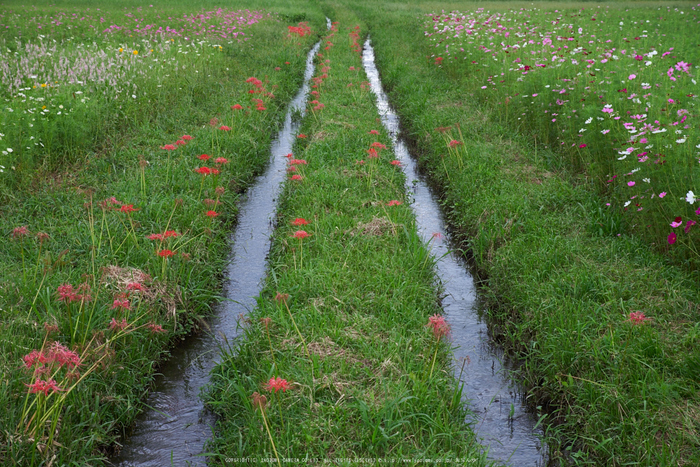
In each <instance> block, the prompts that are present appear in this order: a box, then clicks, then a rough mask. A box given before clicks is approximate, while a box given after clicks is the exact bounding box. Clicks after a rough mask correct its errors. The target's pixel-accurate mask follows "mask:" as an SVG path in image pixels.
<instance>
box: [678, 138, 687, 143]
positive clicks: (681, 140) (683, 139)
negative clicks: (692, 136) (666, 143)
mask: <svg viewBox="0 0 700 467" xmlns="http://www.w3.org/2000/svg"><path fill="white" fill-rule="evenodd" d="M685 140H686V138H681V139H677V140H676V143H678V144H683V143H685Z"/></svg>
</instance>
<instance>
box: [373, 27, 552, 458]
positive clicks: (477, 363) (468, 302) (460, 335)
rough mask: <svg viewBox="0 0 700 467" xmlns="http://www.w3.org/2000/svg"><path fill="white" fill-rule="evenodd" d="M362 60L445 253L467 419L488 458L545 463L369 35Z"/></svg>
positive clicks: (434, 245) (426, 237)
mask: <svg viewBox="0 0 700 467" xmlns="http://www.w3.org/2000/svg"><path fill="white" fill-rule="evenodd" d="M362 63H363V65H364V68H365V72H366V73H367V76H368V78H369V82H370V85H371V88H372V91H373V92H374V94H375V95H376V98H377V107H378V109H379V114H380V116H381V119H382V123H383V124H384V127H385V128H386V129H387V131H388V132H389V134H390V136H391V138H392V142H393V145H394V151H395V153H396V157H397V158H398V159H399V160H400V161H401V165H402V166H403V170H404V173H405V174H406V182H407V187H408V189H409V190H411V196H412V198H413V201H412V203H411V207H412V208H413V210H414V212H415V214H416V219H417V225H418V230H419V232H420V235H421V237H422V238H423V241H424V242H426V243H428V242H430V248H431V250H432V251H431V253H432V254H433V255H434V256H435V257H436V258H441V259H440V260H439V261H438V263H437V274H438V277H439V279H440V281H441V283H442V285H443V287H444V291H445V294H446V296H445V298H444V299H443V301H442V306H443V309H444V314H445V317H446V319H447V321H448V322H449V323H450V325H451V326H452V338H451V339H452V345H453V347H456V348H455V351H454V357H455V362H454V372H455V377H460V372H461V370H462V362H464V361H465V359H467V360H466V362H468V363H466V364H465V365H464V371H463V373H462V375H461V381H462V382H463V383H464V391H463V398H464V400H465V402H466V403H468V404H469V406H470V409H471V410H472V411H473V412H474V414H475V419H474V420H468V421H469V422H470V423H471V424H472V426H473V429H474V431H475V432H476V433H477V436H478V437H479V438H480V439H481V443H482V445H483V446H484V449H488V455H489V458H491V459H494V460H497V461H499V462H503V463H505V464H507V465H512V466H516V467H524V466H542V465H546V448H545V447H543V446H542V443H541V442H540V438H539V436H540V435H541V434H542V432H541V430H540V429H539V428H536V424H537V420H536V416H535V415H534V414H532V413H530V412H529V411H528V409H527V407H526V406H525V404H524V403H523V400H522V392H521V391H520V390H519V388H518V387H517V385H516V384H514V383H513V381H512V380H511V379H510V378H509V376H508V365H507V364H506V363H504V361H503V358H504V357H503V353H502V352H501V351H499V349H498V348H497V347H496V346H494V345H493V343H492V342H491V340H490V338H489V333H488V328H487V325H486V324H485V323H484V322H483V321H482V320H481V319H480V317H479V315H478V313H477V291H476V288H475V286H474V280H473V278H472V276H471V274H470V273H469V269H468V265H467V264H466V262H465V261H464V259H463V258H462V257H461V256H460V255H459V254H457V253H454V252H453V251H451V250H450V249H449V239H448V238H447V236H446V237H444V238H443V239H442V240H440V239H437V238H433V234H434V233H436V232H437V233H441V234H443V235H444V234H445V232H446V228H445V223H444V221H443V218H442V215H441V212H440V209H439V204H438V203H437V199H436V197H435V196H433V194H432V193H431V190H430V189H429V187H428V186H427V184H426V183H425V181H424V180H423V179H422V177H421V176H420V175H419V174H418V169H417V167H416V164H415V162H414V160H413V158H412V157H411V155H410V154H409V151H408V147H407V146H406V143H405V141H404V140H403V139H402V138H401V137H399V118H398V116H397V115H396V113H395V112H394V111H393V110H392V109H391V107H390V106H389V101H388V98H387V95H386V93H385V92H384V91H383V88H382V84H381V81H380V80H379V72H378V71H377V67H376V66H375V63H374V49H373V48H372V45H371V44H370V40H369V39H367V41H366V42H365V45H364V50H363V54H362Z"/></svg>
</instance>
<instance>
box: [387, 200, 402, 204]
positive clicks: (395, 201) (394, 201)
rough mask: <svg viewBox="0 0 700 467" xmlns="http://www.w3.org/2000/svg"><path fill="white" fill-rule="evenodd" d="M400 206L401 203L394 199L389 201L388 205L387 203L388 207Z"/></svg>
mask: <svg viewBox="0 0 700 467" xmlns="http://www.w3.org/2000/svg"><path fill="white" fill-rule="evenodd" d="M399 204H402V203H401V201H398V200H395V199H392V200H391V201H389V202H388V203H386V205H387V206H398V205H399Z"/></svg>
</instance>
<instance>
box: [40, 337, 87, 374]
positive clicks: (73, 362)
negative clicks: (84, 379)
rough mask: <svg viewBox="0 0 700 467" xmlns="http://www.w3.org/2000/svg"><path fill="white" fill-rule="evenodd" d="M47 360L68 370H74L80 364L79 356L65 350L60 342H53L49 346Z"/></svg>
mask: <svg viewBox="0 0 700 467" xmlns="http://www.w3.org/2000/svg"><path fill="white" fill-rule="evenodd" d="M48 358H49V360H51V361H53V362H56V363H58V365H59V366H61V367H63V366H65V367H68V368H75V367H77V366H80V365H81V364H82V363H81V361H80V356H79V355H78V354H77V353H75V352H73V351H72V350H69V349H68V348H66V347H65V346H64V345H62V344H61V343H60V342H54V343H53V344H51V348H50V349H49V353H48Z"/></svg>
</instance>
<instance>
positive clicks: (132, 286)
mask: <svg viewBox="0 0 700 467" xmlns="http://www.w3.org/2000/svg"><path fill="white" fill-rule="evenodd" d="M126 290H139V291H141V292H143V291H145V290H146V289H145V288H144V286H143V284H141V283H140V282H129V283H128V284H126Z"/></svg>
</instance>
